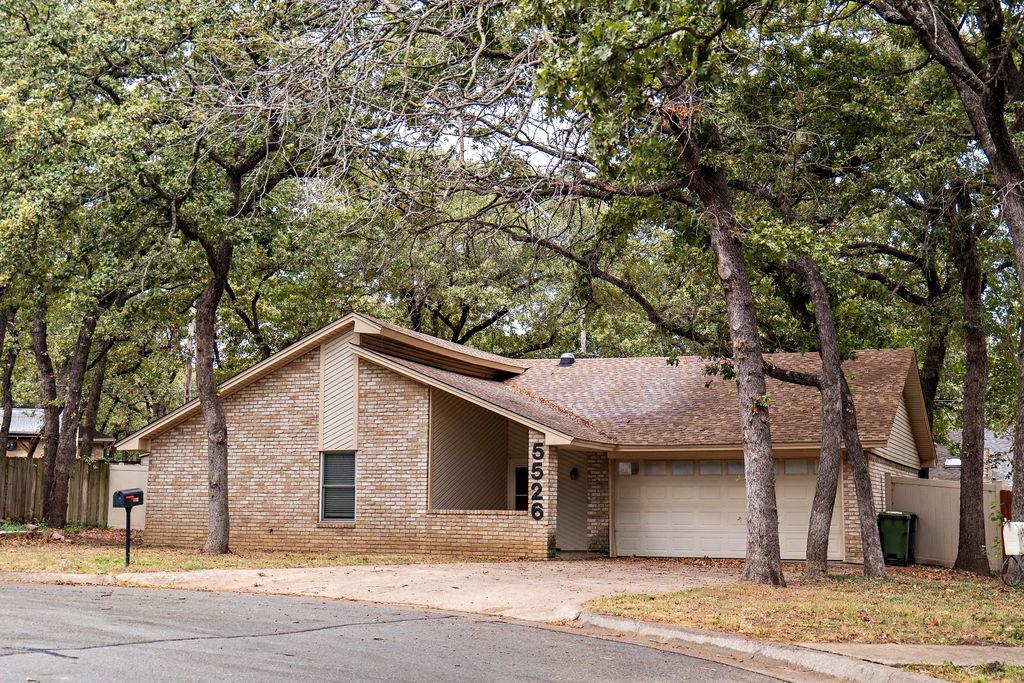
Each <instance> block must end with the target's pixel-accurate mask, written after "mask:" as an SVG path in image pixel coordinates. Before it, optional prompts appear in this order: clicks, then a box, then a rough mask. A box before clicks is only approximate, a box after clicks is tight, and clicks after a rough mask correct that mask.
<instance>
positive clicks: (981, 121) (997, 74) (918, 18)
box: [875, 0, 1024, 520]
mask: <svg viewBox="0 0 1024 683" xmlns="http://www.w3.org/2000/svg"><path fill="white" fill-rule="evenodd" d="M875 9H876V10H877V11H878V12H879V14H880V15H881V16H882V17H883V18H884V19H885V20H886V21H889V22H892V23H896V24H902V25H906V26H909V27H910V28H911V29H912V30H913V32H914V35H915V36H916V37H917V39H918V42H920V44H921V46H922V47H924V49H925V50H927V51H928V53H929V54H931V55H932V56H933V57H934V58H935V61H936V62H937V63H939V64H940V65H942V66H943V67H944V68H945V70H946V74H947V75H948V76H949V79H950V81H951V82H952V83H953V86H954V87H955V88H956V91H957V95H959V97H960V101H961V103H962V104H963V108H964V113H965V114H966V115H967V118H968V120H969V121H970V122H971V127H972V128H973V129H974V132H975V134H976V137H977V140H978V143H979V144H980V146H981V148H982V150H983V151H984V152H985V157H986V158H987V159H988V161H989V165H990V166H991V168H992V171H993V174H994V176H995V181H996V182H995V184H996V188H997V190H998V198H999V206H1000V208H1001V209H1002V218H1003V220H1004V221H1005V222H1006V225H1007V227H1008V228H1009V232H1010V241H1011V243H1012V245H1013V256H1014V262H1015V264H1016V274H1017V284H1018V287H1019V289H1020V291H1021V292H1024V163H1022V162H1021V158H1020V154H1019V153H1018V150H1017V147H1016V145H1015V143H1014V139H1013V135H1012V133H1011V132H1010V128H1009V126H1008V125H1007V121H1006V109H1007V104H1008V94H1009V93H1010V92H1011V91H1013V90H1016V89H1018V88H1017V84H1018V82H1019V80H1020V74H1019V72H1018V70H1017V65H1016V64H1015V61H1014V59H1013V57H1012V56H1011V52H1012V49H1013V41H1014V40H1015V36H1014V35H1013V34H1012V33H1011V35H1007V32H1012V31H1015V30H1016V28H1015V24H1014V23H1013V22H1009V23H1007V22H1006V21H1005V16H1004V13H1005V12H1007V11H1008V10H1006V9H1004V8H1003V7H1002V6H1001V5H997V4H992V5H991V6H983V7H982V8H980V9H977V10H974V11H976V12H977V13H978V15H976V16H975V17H974V19H976V20H978V21H979V22H980V23H982V24H983V27H984V29H985V36H984V39H985V41H986V46H987V47H993V46H998V47H996V52H997V53H1000V54H997V55H988V56H985V57H978V56H977V55H970V56H968V55H967V53H968V52H970V50H971V49H973V46H971V47H965V42H964V40H963V38H962V36H960V35H959V31H960V24H958V23H957V22H955V21H950V20H949V19H948V18H947V17H948V15H947V13H946V12H944V11H942V9H941V8H938V7H936V6H935V5H934V4H933V3H932V2H931V1H930V0H918V1H916V2H906V1H901V2H893V1H892V0H887V1H882V0H880V1H878V2H876V3H875ZM986 59H988V61H985V60H986ZM996 59H998V61H995V60H996ZM1020 332H1021V338H1020V340H1019V343H1018V352H1017V353H1018V358H1017V361H1018V362H1017V387H1018V389H1017V391H1018V394H1017V413H1016V420H1015V426H1014V430H1015V431H1014V439H1013V487H1014V488H1013V491H1014V495H1013V512H1012V514H1013V517H1014V519H1017V520H1020V519H1024V325H1022V327H1021V330H1020Z"/></svg>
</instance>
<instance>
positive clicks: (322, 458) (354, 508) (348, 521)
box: [317, 451, 359, 524]
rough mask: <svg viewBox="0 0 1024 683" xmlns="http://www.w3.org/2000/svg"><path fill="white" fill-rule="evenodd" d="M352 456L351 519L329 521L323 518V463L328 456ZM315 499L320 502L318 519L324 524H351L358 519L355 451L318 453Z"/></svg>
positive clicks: (357, 482)
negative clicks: (318, 473)
mask: <svg viewBox="0 0 1024 683" xmlns="http://www.w3.org/2000/svg"><path fill="white" fill-rule="evenodd" d="M348 454H351V455H352V519H340V518H337V517H334V518H331V519H325V518H324V461H325V460H326V458H325V456H328V455H348ZM318 489H319V490H318V491H317V497H318V498H319V501H320V512H319V519H320V521H321V522H323V523H325V524H351V523H353V522H355V521H356V518H357V517H358V513H359V511H358V507H359V506H358V505H357V504H356V491H358V490H359V457H358V454H357V453H356V451H320V481H319V482H318Z"/></svg>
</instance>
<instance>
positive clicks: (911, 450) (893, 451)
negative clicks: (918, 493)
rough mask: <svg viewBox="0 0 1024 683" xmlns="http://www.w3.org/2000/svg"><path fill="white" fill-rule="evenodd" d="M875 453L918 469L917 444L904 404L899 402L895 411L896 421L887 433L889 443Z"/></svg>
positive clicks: (919, 461)
mask: <svg viewBox="0 0 1024 683" xmlns="http://www.w3.org/2000/svg"><path fill="white" fill-rule="evenodd" d="M875 453H876V454H877V455H879V456H881V457H883V458H885V459H886V460H891V461H892V462H896V463H899V464H901V465H906V466H907V467H913V468H914V469H919V468H920V467H921V458H920V455H919V454H918V452H917V442H916V441H915V440H914V432H913V430H912V429H911V428H910V415H909V414H908V413H907V406H906V402H904V401H900V404H899V407H898V408H897V409H896V419H895V420H893V425H892V432H890V433H889V442H888V443H887V444H885V447H884V448H876V449H875Z"/></svg>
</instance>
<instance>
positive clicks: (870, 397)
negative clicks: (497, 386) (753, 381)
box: [508, 349, 916, 447]
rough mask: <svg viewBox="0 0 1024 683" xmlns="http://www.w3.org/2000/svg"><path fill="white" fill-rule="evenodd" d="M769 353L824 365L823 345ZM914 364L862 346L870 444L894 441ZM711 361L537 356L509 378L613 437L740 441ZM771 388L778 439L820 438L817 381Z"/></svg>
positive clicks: (859, 374) (857, 376)
mask: <svg viewBox="0 0 1024 683" xmlns="http://www.w3.org/2000/svg"><path fill="white" fill-rule="evenodd" d="M766 358H768V359H770V360H771V362H772V363H774V364H776V365H778V366H779V367H782V368H786V369H790V370H803V371H805V372H818V371H819V369H820V366H821V364H820V360H819V358H818V354H816V353H807V354H800V353H778V354H766ZM913 362H914V356H913V352H912V351H911V350H909V349H895V350H889V349H883V350H868V351H859V352H858V353H857V356H856V358H855V359H854V360H851V361H848V362H846V363H845V364H844V369H845V370H846V373H847V376H848V378H849V381H850V387H851V389H852V390H853V393H854V402H855V404H856V405H857V408H858V426H859V429H860V434H861V439H862V440H863V441H864V442H865V445H866V446H869V445H870V446H884V445H885V443H886V441H887V440H888V438H889V432H890V431H891V429H892V423H893V419H894V418H895V415H896V410H897V407H898V405H899V402H900V400H901V398H902V393H903V388H904V384H905V382H906V377H907V370H908V368H909V367H910V366H911V365H912V364H913ZM708 364H709V361H708V360H707V359H705V358H700V357H698V356H683V357H680V358H678V359H677V362H676V363H675V364H674V365H670V364H669V363H668V361H667V360H666V359H665V358H581V359H578V360H576V362H575V363H574V364H572V365H570V366H567V367H563V366H560V365H559V364H558V361H557V360H538V361H533V362H532V363H531V367H530V369H529V370H528V371H527V372H525V373H523V374H522V375H519V376H517V377H515V378H513V379H510V380H508V383H509V384H512V385H514V386H516V387H519V388H522V389H524V390H527V391H530V392H533V393H535V394H537V395H539V396H543V397H545V398H547V399H549V400H551V401H553V402H555V403H557V404H558V405H561V406H564V407H565V408H567V409H569V410H571V411H573V412H575V413H578V414H580V415H585V416H586V417H587V418H588V419H589V420H591V421H592V422H593V424H594V426H595V427H596V428H597V429H599V430H600V431H602V432H603V433H604V434H606V435H607V437H608V438H609V439H610V440H611V441H613V442H615V443H619V444H629V445H632V446H663V445H673V446H707V445H729V444H741V443H742V442H743V438H742V433H741V431H740V420H739V403H738V397H737V394H736V383H735V382H733V381H731V380H726V379H723V378H721V377H718V376H714V377H713V376H710V375H708V373H707V371H706V369H707V367H708ZM915 371H916V368H915ZM768 393H769V395H770V396H771V399H772V404H771V408H770V409H769V414H770V416H771V426H772V440H773V442H774V443H777V444H814V443H818V442H820V440H821V401H820V398H819V394H818V390H817V389H814V388H812V387H802V386H798V385H795V384H790V383H787V382H780V381H778V380H774V379H770V378H769V379H768ZM870 446H869V447H870Z"/></svg>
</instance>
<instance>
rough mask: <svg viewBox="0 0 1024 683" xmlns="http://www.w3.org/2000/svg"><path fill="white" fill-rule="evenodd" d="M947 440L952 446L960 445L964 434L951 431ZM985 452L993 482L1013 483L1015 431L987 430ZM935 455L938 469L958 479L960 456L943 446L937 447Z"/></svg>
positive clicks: (956, 430) (955, 430)
mask: <svg viewBox="0 0 1024 683" xmlns="http://www.w3.org/2000/svg"><path fill="white" fill-rule="evenodd" d="M946 438H947V439H948V441H949V443H951V444H960V443H961V442H962V440H963V432H962V431H961V430H959V429H950V430H949V431H948V432H946ZM985 451H986V453H987V454H988V458H989V462H990V464H991V472H992V481H1005V482H1009V481H1012V480H1013V430H1011V429H999V430H994V429H986V430H985ZM935 454H936V455H935V462H936V463H937V466H936V469H939V470H946V471H949V472H950V473H951V475H952V476H954V477H955V478H958V477H959V470H960V467H961V464H962V462H961V459H960V456H959V455H952V454H950V452H949V447H948V446H945V445H942V444H937V445H936V446H935Z"/></svg>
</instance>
